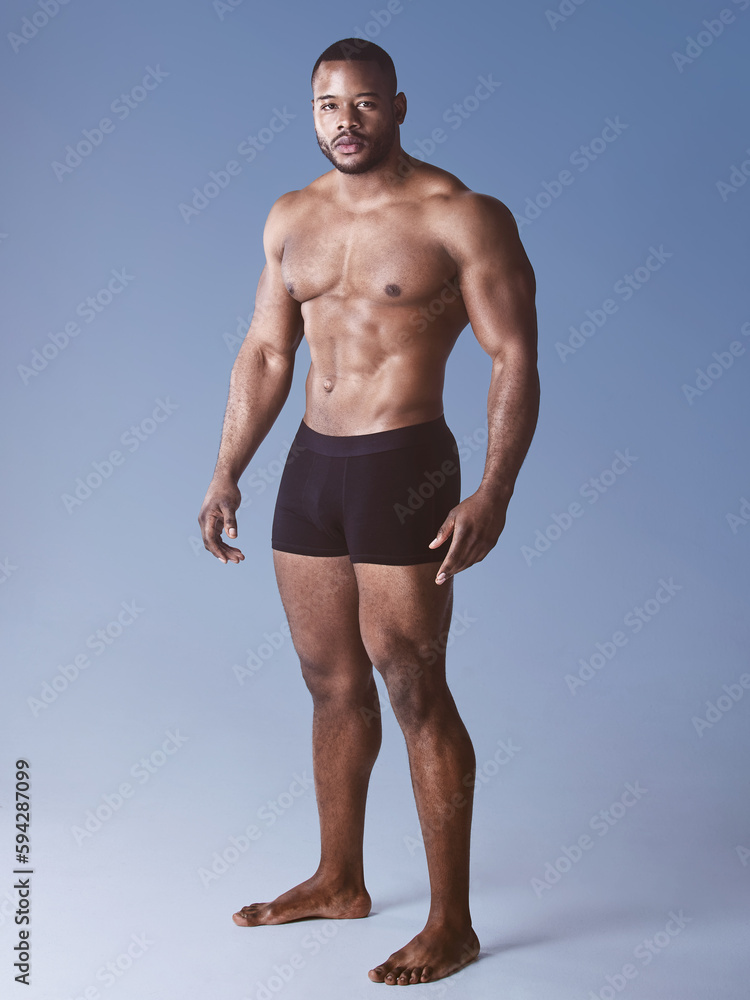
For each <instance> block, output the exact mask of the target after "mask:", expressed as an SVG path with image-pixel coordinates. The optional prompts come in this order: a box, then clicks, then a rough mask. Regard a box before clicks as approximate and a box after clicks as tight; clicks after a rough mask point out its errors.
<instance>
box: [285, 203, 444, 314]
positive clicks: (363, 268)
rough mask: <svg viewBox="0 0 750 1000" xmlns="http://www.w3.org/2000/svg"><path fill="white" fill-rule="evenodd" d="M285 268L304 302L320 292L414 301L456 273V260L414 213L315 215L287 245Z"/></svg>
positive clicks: (297, 296) (400, 302)
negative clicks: (411, 214)
mask: <svg viewBox="0 0 750 1000" xmlns="http://www.w3.org/2000/svg"><path fill="white" fill-rule="evenodd" d="M281 271H282V275H283V278H284V282H285V284H286V286H287V288H288V290H289V292H290V294H291V295H292V296H293V297H294V298H295V299H297V300H298V301H299V302H308V301H310V300H311V299H315V298H318V297H320V296H326V295H328V296H332V297H337V298H343V299H346V298H358V299H366V300H369V301H372V302H376V303H382V304H386V303H391V304H394V305H401V306H406V305H414V304H416V303H419V302H422V301H424V300H426V299H429V298H430V297H432V296H433V295H434V294H435V290H436V289H439V288H440V287H441V285H442V284H443V283H444V282H446V281H448V280H450V279H451V278H452V277H453V276H454V275H455V272H456V266H455V263H454V262H453V261H452V259H451V258H450V256H449V255H448V253H447V252H446V251H445V250H444V249H443V248H442V246H441V245H440V244H439V242H438V241H437V240H436V239H435V238H434V237H433V236H432V235H431V234H430V232H429V231H428V230H427V229H426V228H425V227H424V226H420V225H419V223H418V220H417V219H415V218H403V217H402V218H401V219H399V218H398V217H397V215H396V214H395V213H388V215H387V216H378V217H369V216H365V217H348V218H346V217H339V218H337V217H336V214H335V213H334V212H332V213H331V214H330V215H329V216H327V217H326V218H325V219H321V218H320V217H317V218H315V217H314V218H311V219H310V220H309V221H307V222H305V223H304V224H303V225H298V226H297V227H296V229H295V231H294V232H291V233H290V234H289V235H288V237H287V239H286V240H285V244H284V254H283V258H282V264H281Z"/></svg>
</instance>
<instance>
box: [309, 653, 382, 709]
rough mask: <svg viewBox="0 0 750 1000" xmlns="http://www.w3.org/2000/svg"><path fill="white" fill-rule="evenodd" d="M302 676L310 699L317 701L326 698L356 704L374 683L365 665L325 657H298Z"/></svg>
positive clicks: (319, 701) (326, 699)
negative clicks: (324, 659) (321, 658)
mask: <svg viewBox="0 0 750 1000" xmlns="http://www.w3.org/2000/svg"><path fill="white" fill-rule="evenodd" d="M300 667H301V669H302V677H303V679H304V681H305V684H306V686H307V689H308V691H309V692H310V694H311V695H312V697H313V700H314V701H315V702H318V703H324V702H329V701H338V702H347V703H349V702H350V703H352V704H359V703H361V702H362V701H363V699H364V698H365V695H366V693H367V691H368V690H369V687H370V685H371V684H374V680H373V676H372V667H371V666H370V664H369V663H368V664H367V667H366V669H363V665H361V664H352V663H351V662H348V661H347V662H337V661H335V660H331V659H327V660H326V661H325V662H323V661H321V660H317V659H307V658H304V657H300Z"/></svg>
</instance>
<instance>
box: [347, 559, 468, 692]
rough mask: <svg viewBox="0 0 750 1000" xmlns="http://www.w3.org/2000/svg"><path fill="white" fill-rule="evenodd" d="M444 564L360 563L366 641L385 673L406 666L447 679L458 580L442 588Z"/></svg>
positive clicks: (361, 623)
mask: <svg viewBox="0 0 750 1000" xmlns="http://www.w3.org/2000/svg"><path fill="white" fill-rule="evenodd" d="M438 566H439V562H437V561H436V562H429V563H419V564H417V565H408V566H385V565H380V564H377V563H365V562H357V563H354V572H355V573H356V578H357V585H358V590H359V629H360V633H361V636H362V641H363V643H364V646H365V649H366V650H367V653H368V655H369V657H370V660H371V661H372V663H373V664H374V665H375V666H376V667H378V669H381V670H383V672H384V673H385V672H386V670H387V669H388V667H389V666H390V665H395V666H396V667H398V666H399V664H400V665H402V666H403V667H405V668H406V669H411V671H412V673H416V674H418V675H419V676H424V677H425V678H427V677H430V676H432V677H434V678H436V679H439V678H441V677H444V662H445V646H446V642H447V638H448V629H449V628H450V621H451V613H452V611H453V580H452V578H451V579H449V580H448V581H447V582H446V583H444V584H441V585H438V584H436V583H435V574H436V573H437V568H438ZM414 668H416V670H415V669H414Z"/></svg>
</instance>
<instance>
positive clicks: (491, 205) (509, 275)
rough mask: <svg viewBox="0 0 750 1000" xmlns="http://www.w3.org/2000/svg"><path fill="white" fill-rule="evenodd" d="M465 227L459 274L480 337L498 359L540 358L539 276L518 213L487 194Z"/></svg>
mask: <svg viewBox="0 0 750 1000" xmlns="http://www.w3.org/2000/svg"><path fill="white" fill-rule="evenodd" d="M462 229H463V232H462V233H461V236H462V241H461V247H460V248H457V266H458V276H459V284H460V288H461V294H462V296H463V299H464V305H465V306H466V311H467V314H468V317H469V322H470V323H471V327H472V330H473V331H474V336H475V337H476V338H477V341H478V342H479V344H480V345H481V347H482V348H483V350H485V351H486V352H487V354H489V355H490V356H491V357H493V358H494V357H498V356H499V357H501V358H502V356H503V355H504V354H506V353H507V352H508V351H522V352H524V353H528V354H529V355H531V356H533V357H534V358H536V351H537V323H536V305H535V296H536V277H535V275H534V269H533V268H532V266H531V262H530V261H529V258H528V257H527V255H526V251H525V250H524V247H523V244H522V243H521V239H520V237H519V235H518V227H517V225H516V222H515V219H514V218H513V215H512V213H511V212H510V210H509V209H508V208H506V206H505V205H503V204H502V202H499V201H497V199H495V198H491V199H490V198H488V197H487V196H484V197H483V198H482V202H481V203H480V204H479V205H478V206H475V208H474V210H473V211H472V212H471V213H469V218H468V220H467V222H466V224H465V225H464V227H462Z"/></svg>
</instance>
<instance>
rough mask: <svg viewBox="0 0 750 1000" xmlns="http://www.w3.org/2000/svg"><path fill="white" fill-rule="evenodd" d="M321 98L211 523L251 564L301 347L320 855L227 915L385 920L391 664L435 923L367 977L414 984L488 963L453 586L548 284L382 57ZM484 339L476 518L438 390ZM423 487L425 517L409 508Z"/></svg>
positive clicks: (483, 522)
mask: <svg viewBox="0 0 750 1000" xmlns="http://www.w3.org/2000/svg"><path fill="white" fill-rule="evenodd" d="M312 85H313V100H312V105H313V119H314V123H315V130H316V134H317V138H318V144H319V145H320V148H321V150H322V152H323V153H324V154H325V156H326V157H327V158H328V159H329V160H330V161H331V163H332V164H333V167H334V168H335V169H332V170H329V171H328V172H327V173H325V174H323V175H322V176H321V177H318V178H317V180H314V181H313V182H312V183H311V184H309V185H308V186H307V187H305V188H303V189H302V190H300V191H290V192H288V193H287V194H285V195H283V196H282V197H281V198H279V199H278V201H276V203H275V204H274V205H273V207H272V208H271V211H270V213H269V215H268V219H267V222H266V226H265V231H264V236H263V242H264V248H265V255H266V263H265V267H264V269H263V272H262V274H261V276H260V281H259V284H258V290H257V295H256V301H255V312H254V314H253V318H252V321H251V324H250V329H249V330H248V333H247V337H246V339H245V340H244V342H243V344H242V347H241V349H240V351H239V354H238V356H237V360H236V362H235V364H234V368H233V369H232V375H231V382H230V390H229V401H228V404H227V412H226V416H225V419H224V428H223V433H222V438H221V446H220V450H219V457H218V461H217V464H216V470H215V472H214V476H213V479H212V481H211V484H210V487H209V490H208V493H207V495H206V499H205V501H204V503H203V507H202V509H201V513H200V518H199V520H200V524H201V529H202V532H203V538H204V542H205V546H206V548H207V549H208V550H209V552H212V553H213V554H214V555H215V556H216V557H217V558H218V559H220V560H221V561H222V562H224V563H226V562H233V563H239V562H240V561H241V560H242V559H244V556H243V554H242V552H241V551H240V550H239V549H238V548H235V547H233V546H232V545H229V544H227V543H226V542H225V541H224V540H223V539H222V537H221V536H222V531H225V532H226V535H227V537H228V538H230V539H236V537H237V521H236V519H235V512H236V510H237V508H238V507H239V505H240V499H241V498H240V491H239V488H238V482H239V479H240V476H241V475H242V473H243V471H244V470H245V468H246V467H247V465H248V463H249V462H250V460H251V458H252V457H253V455H254V454H255V452H256V450H257V448H258V446H259V445H260V444H261V442H262V441H263V439H264V438H265V437H266V435H267V434H268V432H269V430H270V429H271V427H272V425H273V423H274V421H275V420H276V418H277V417H278V415H279V412H280V411H281V408H282V406H283V405H284V402H285V401H286V398H287V396H288V394H289V389H290V386H291V383H292V371H293V367H294V356H295V352H296V350H297V347H298V346H299V344H300V341H301V339H302V337H303V335H304V336H306V337H307V340H308V343H309V345H310V354H311V359H312V363H311V366H310V370H309V372H308V375H307V382H306V407H305V413H304V418H303V420H302V423H301V424H300V428H299V432H298V434H297V437H296V438H295V443H294V446H293V447H292V449H291V451H290V454H289V457H288V460H287V464H286V467H285V470H284V473H283V476H282V480H281V483H280V487H279V495H278V498H277V504H276V510H275V514H274V522H273V530H272V539H271V544H272V548H273V559H274V567H275V572H276V578H277V581H278V586H279V592H280V594H281V599H282V602H283V605H284V610H285V612H286V615H287V618H288V621H289V626H290V629H291V635H292V640H293V642H294V646H295V649H296V651H297V653H298V655H299V658H300V664H301V668H302V673H303V677H304V680H305V683H306V684H307V687H308V689H309V691H310V693H311V695H312V699H313V766H314V775H315V793H316V799H317V803H318V812H319V818H320V839H321V857H320V864H319V866H318V869H317V871H316V872H315V874H314V875H313V876H312V877H311V878H309V879H307V880H306V881H305V882H302V883H301V884H300V885H298V886H295V887H294V888H293V889H290V890H289V891H288V892H285V893H284V894H283V895H281V896H279V897H278V898H277V899H275V900H273V902H270V903H253V904H251V905H249V906H243V907H242V909H241V910H239V912H237V913H235V914H234V917H233V919H234V921H235V923H236V924H238V925H239V926H241V927H252V926H257V925H259V924H278V923H284V922H286V921H290V920H298V919H301V918H305V917H325V918H352V917H365V916H367V914H368V913H369V911H370V905H371V900H370V895H369V893H368V892H367V890H366V888H365V883H364V874H363V859H362V843H363V831H364V818H365V800H366V796H367V786H368V781H369V776H370V772H371V770H372V766H373V764H374V762H375V758H376V757H377V754H378V750H379V747H380V741H381V727H380V708H379V702H378V692H377V688H376V685H375V681H374V677H373V667H375V669H376V670H378V671H379V672H380V674H381V676H382V678H383V680H384V683H385V685H386V688H387V690H388V695H389V698H390V702H391V705H392V707H393V711H394V714H395V716H396V718H397V720H398V722H399V724H400V726H401V729H402V730H403V733H404V737H405V739H406V745H407V750H408V755H409V767H410V771H411V779H412V786H413V789H414V795H415V799H416V804H417V810H418V814H419V820H420V825H421V828H422V834H423V837H424V843H425V851H426V856H427V864H428V871H429V879H430V889H431V905H430V910H429V915H428V918H427V923H426V925H425V927H424V929H423V930H422V931H420V932H419V933H418V934H417V935H416V936H415V937H414V938H413V939H412V940H411V941H410V942H409V943H408V944H406V945H405V946H404V947H403V948H401V949H400V950H399V951H396V952H394V953H393V954H392V955H391V956H390V958H388V959H387V960H386V961H385V962H383V964H382V965H378V966H376V967H375V968H373V969H371V970H370V972H369V977H370V979H371V980H372V981H373V982H378V983H386V984H388V985H410V984H414V983H426V982H430V981H432V980H436V979H440V978H441V977H444V976H448V975H450V974H451V973H454V972H456V971H457V970H458V969H460V968H462V967H463V966H465V965H466V964H468V963H469V962H471V961H472V960H473V959H474V958H476V956H477V955H478V953H479V941H478V939H477V936H476V934H475V933H474V930H473V928H472V925H471V916H470V912H469V840H470V829H471V812H472V789H473V782H474V775H475V767H476V761H475V757H474V750H473V747H472V743H471V740H470V738H469V735H468V733H467V731H466V728H465V727H464V724H463V722H462V720H461V717H460V716H459V714H458V711H457V709H456V705H455V702H454V701H453V697H452V695H451V693H450V690H449V688H448V686H447V684H446V678H445V655H444V650H445V636H446V634H447V630H448V627H449V624H450V618H451V613H452V600H453V577H454V576H455V574H456V573H459V572H461V571H462V570H465V569H468V568H469V567H470V566H472V565H474V563H477V562H479V561H480V560H482V559H484V557H485V556H486V555H487V553H488V552H489V551H490V549H492V548H493V546H494V545H495V544H496V543H497V540H498V537H499V535H500V533H501V531H502V530H503V527H504V524H505V516H506V510H507V507H508V503H509V501H510V498H511V495H512V493H513V488H514V484H515V480H516V477H517V475H518V472H519V470H520V468H521V465H522V463H523V460H524V458H525V456H526V453H527V451H528V448H529V445H530V443H531V439H532V437H533V434H534V430H535V427H536V422H537V416H538V410H539V378H538V374H537V348H536V340H537V330H536V310H535V305H534V296H535V278H534V272H533V270H532V267H531V265H530V263H529V261H528V258H527V256H526V253H525V252H524V249H523V247H522V245H521V242H520V239H519V236H518V229H517V226H516V224H515V220H514V219H513V215H512V214H511V212H510V211H509V209H508V208H506V206H505V205H504V204H502V202H500V201H498V200H497V199H495V198H493V197H490V196H487V195H482V194H477V193H475V192H473V191H471V190H469V189H468V188H467V187H466V185H464V184H462V183H461V181H460V180H458V179H457V178H456V177H454V176H453V175H452V174H450V173H448V172H447V171H445V170H441V169H440V168H438V167H435V166H432V165H429V164H427V163H423V162H421V161H420V160H417V159H415V158H413V157H411V156H408V155H407V154H406V153H405V152H404V151H403V150H402V148H401V144H400V133H399V126H400V125H401V124H402V123H403V121H404V118H405V115H406V97H405V96H404V94H403V93H397V92H396V91H397V85H396V74H395V70H394V68H393V63H392V62H391V60H390V57H389V56H388V55H387V53H385V52H384V51H383V50H382V49H381V48H380V47H379V46H377V45H374V44H373V43H371V42H364V41H363V40H361V39H344V40H342V41H340V42H336V43H334V45H332V46H331V47H330V48H329V49H327V50H326V51H325V52H324V53H323V54H322V56H321V57H320V59H319V60H318V62H317V63H316V65H315V69H314V70H313V77H312ZM441 307H443V308H441ZM467 323H470V324H471V328H472V330H473V332H474V335H475V336H476V338H477V340H478V341H479V343H480V345H481V346H482V348H483V349H484V350H485V351H486V352H487V354H489V356H490V358H491V359H492V374H491V381H490V389H489V400H488V445H487V458H486V464H485V470H484V475H483V478H482V481H481V484H480V486H479V488H478V489H477V490H476V492H475V493H473V494H472V495H471V496H468V497H466V499H464V500H463V501H460V502H459V498H460V471H459V469H458V456H457V451H456V445H455V439H454V437H453V435H452V433H451V432H450V430H449V429H448V428H447V426H446V424H445V419H444V417H443V401H442V391H443V379H444V372H445V366H446V362H447V360H448V356H449V354H450V352H451V349H452V348H453V345H454V344H455V342H456V340H457V338H458V335H459V334H460V333H461V331H462V330H463V329H464V327H465V326H466V325H467ZM441 475H442V482H441ZM427 484H429V486H428V485H427ZM420 487H423V488H422V489H421V490H420ZM410 490H412V491H415V492H416V493H417V496H418V497H421V498H423V499H424V503H423V504H422V505H421V506H420V505H419V504H418V503H412V504H411V506H410V505H409V498H410V497H412V498H413V496H414V492H411V493H410ZM430 493H431V495H429V494H430ZM439 637H442V640H441V639H440V638H439ZM436 640H437V641H436Z"/></svg>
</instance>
